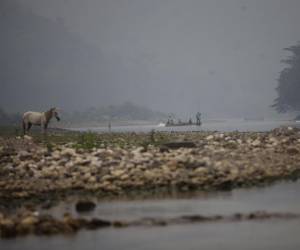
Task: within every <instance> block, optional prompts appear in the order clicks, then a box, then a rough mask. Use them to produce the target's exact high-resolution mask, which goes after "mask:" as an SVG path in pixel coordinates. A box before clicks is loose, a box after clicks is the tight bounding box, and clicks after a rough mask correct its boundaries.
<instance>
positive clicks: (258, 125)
mask: <svg viewBox="0 0 300 250" xmlns="http://www.w3.org/2000/svg"><path fill="white" fill-rule="evenodd" d="M280 126H300V123H298V122H295V121H283V120H277V121H276V120H275V121H274V120H264V121H245V120H241V119H239V120H237V119H231V120H220V121H204V122H203V123H202V125H201V126H194V125H193V126H174V127H165V126H164V124H163V123H160V124H149V125H129V126H125V125H124V126H119V125H115V124H114V123H112V124H111V132H150V131H151V130H155V131H169V132H170V131H178V132H186V131H222V132H230V131H240V132H247V131H250V132H251V131H253V132H254V131H260V132H262V131H269V130H271V129H274V128H278V127H280ZM71 129H72V130H75V131H93V132H108V131H109V129H108V126H107V127H106V126H102V127H84V128H71Z"/></svg>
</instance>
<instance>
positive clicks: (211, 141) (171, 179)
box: [0, 128, 300, 206]
mask: <svg viewBox="0 0 300 250" xmlns="http://www.w3.org/2000/svg"><path fill="white" fill-rule="evenodd" d="M145 136H146V135H145ZM154 136H155V135H154ZM172 136H173V137H172V140H177V141H180V142H179V143H178V145H177V144H176V143H175V144H174V143H164V144H161V145H159V146H153V145H151V144H150V145H147V147H137V146H136V147H134V146H131V147H130V148H120V147H118V146H115V147H106V148H92V149H82V148H77V149H76V148H74V145H73V144H72V143H68V144H66V145H56V146H52V147H51V149H50V148H47V147H46V146H44V145H42V144H38V143H35V142H34V141H33V140H32V139H31V138H30V137H27V138H25V139H15V138H11V139H1V147H0V156H1V160H0V199H1V200H13V199H25V200H26V199H30V198H32V197H45V195H46V196H47V194H51V193H56V194H59V193H60V194H64V193H65V192H67V191H75V192H76V191H82V190H83V191H84V190H85V191H92V192H93V193H94V194H97V195H98V196H99V197H101V196H110V195H126V194H127V193H130V192H151V191H156V190H158V191H159V190H170V189H172V190H174V189H176V190H182V191H187V190H193V189H200V190H210V189H231V188H234V187H239V186H251V185H255V184H262V183H265V182H269V181H272V180H276V179H282V178H286V177H292V178H293V177H295V178H296V177H297V176H298V173H299V172H300V164H299V162H300V154H299V152H300V132H299V131H298V130H297V129H293V128H284V129H283V128H282V129H276V130H274V131H272V132H266V133H238V132H232V133H217V132H216V133H207V132H206V133H205V132H203V133H201V132H200V133H199V132H198V133H175V135H174V134H173V135H172ZM182 142H185V143H183V144H182V145H181V144H180V143H182ZM172 145H175V147H173V146H172ZM176 145H177V146H176ZM181 146H182V147H181ZM185 146H187V147H188V148H184V147H185ZM177 147H179V148H177ZM2 206H3V204H2ZM4 206H5V205H4Z"/></svg>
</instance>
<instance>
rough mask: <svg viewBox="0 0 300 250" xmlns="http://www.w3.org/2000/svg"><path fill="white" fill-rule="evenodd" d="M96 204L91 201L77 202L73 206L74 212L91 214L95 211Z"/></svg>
mask: <svg viewBox="0 0 300 250" xmlns="http://www.w3.org/2000/svg"><path fill="white" fill-rule="evenodd" d="M95 207H96V204H95V203H94V202H93V201H89V200H82V201H78V202H77V203H76V205H75V208H76V211H77V212H79V213H83V212H91V211H93V210H94V209H95Z"/></svg>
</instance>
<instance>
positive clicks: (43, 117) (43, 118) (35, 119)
mask: <svg viewBox="0 0 300 250" xmlns="http://www.w3.org/2000/svg"><path fill="white" fill-rule="evenodd" d="M53 116H54V117H55V118H56V120H57V121H60V118H59V116H58V112H57V108H51V109H49V110H48V111H46V112H34V111H28V112H26V113H24V114H23V131H24V134H25V133H26V132H28V131H29V130H30V128H31V126H32V125H38V126H41V128H42V132H44V133H45V132H46V130H47V127H48V123H49V122H50V120H51V119H52V117H53Z"/></svg>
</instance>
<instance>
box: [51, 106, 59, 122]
mask: <svg viewBox="0 0 300 250" xmlns="http://www.w3.org/2000/svg"><path fill="white" fill-rule="evenodd" d="M51 114H52V116H54V117H55V118H56V120H57V121H58V122H59V121H60V118H59V116H58V109H57V108H52V109H51Z"/></svg>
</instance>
